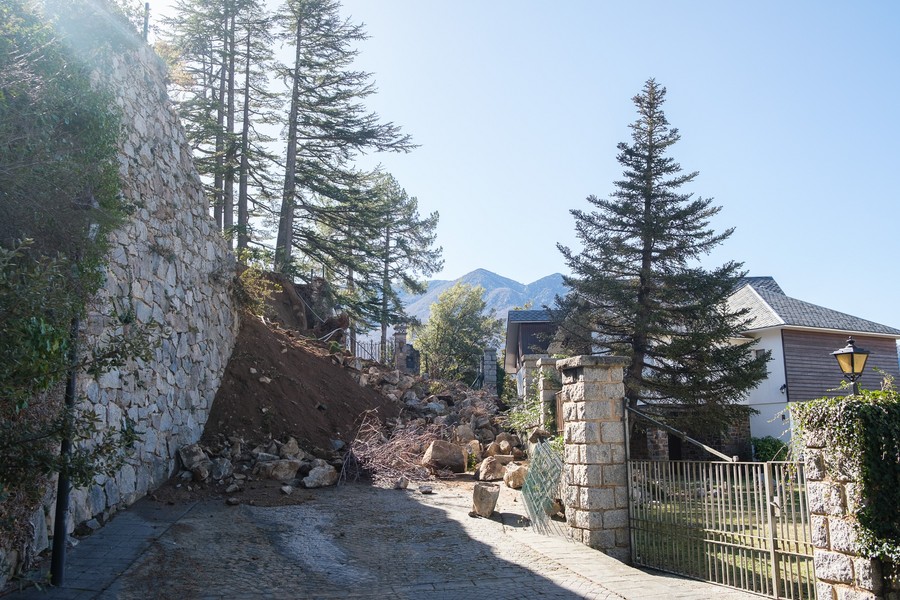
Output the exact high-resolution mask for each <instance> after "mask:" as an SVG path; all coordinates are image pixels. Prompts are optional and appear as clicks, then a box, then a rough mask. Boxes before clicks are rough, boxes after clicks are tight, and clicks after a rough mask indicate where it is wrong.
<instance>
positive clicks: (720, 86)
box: [154, 0, 900, 327]
mask: <svg viewBox="0 0 900 600" xmlns="http://www.w3.org/2000/svg"><path fill="white" fill-rule="evenodd" d="M154 4H155V5H156V6H159V5H160V2H159V0H157V2H156V3H154ZM343 10H344V12H345V14H346V15H347V16H349V17H352V18H353V20H354V21H356V22H363V23H365V25H366V30H367V32H368V34H369V35H370V39H369V40H368V41H366V42H364V43H362V44H361V45H360V46H359V49H360V57H359V61H358V66H359V67H360V68H362V69H365V70H367V71H371V72H372V73H374V76H375V81H376V84H377V86H378V89H379V92H378V94H377V95H375V96H373V97H372V98H370V100H369V102H368V105H369V106H370V108H371V109H373V110H375V111H377V112H378V113H379V114H380V115H381V117H382V118H383V119H384V120H390V121H393V122H395V123H397V124H399V125H402V126H403V128H404V130H405V131H406V132H408V133H410V134H411V135H412V136H413V138H414V140H415V141H416V142H417V143H418V144H420V145H421V147H420V148H418V149H417V150H415V151H413V152H412V153H410V154H407V155H380V156H377V157H374V161H375V162H376V163H377V162H380V163H382V164H383V165H384V167H385V169H386V170H387V171H389V172H391V173H392V174H393V175H394V176H395V177H396V178H397V180H398V181H399V182H400V184H401V185H402V186H403V187H405V188H406V190H407V191H408V192H409V193H410V194H411V195H414V196H416V197H418V199H419V202H420V206H421V207H422V209H423V211H431V210H438V211H439V212H440V215H441V220H440V225H439V229H438V239H439V243H440V244H441V245H442V246H443V247H444V256H445V259H446V265H445V269H444V271H443V272H442V273H439V274H438V275H437V278H442V279H453V278H456V277H458V276H460V275H463V274H465V273H466V272H468V271H471V270H473V269H476V268H479V267H483V268H486V269H489V270H491V271H495V272H497V273H499V274H501V275H505V276H507V277H511V278H513V279H516V280H518V281H521V282H523V283H528V282H531V281H533V280H535V279H538V278H540V277H543V276H545V275H548V274H550V273H553V272H557V271H559V272H565V270H566V268H565V265H564V263H563V261H562V257H561V255H560V254H559V252H558V251H557V249H556V242H561V243H563V244H565V245H570V246H575V245H576V240H575V236H574V221H573V219H572V217H571V215H570V214H569V210H570V209H572V208H581V209H588V208H589V205H588V204H587V202H586V201H585V198H586V197H587V196H588V195H590V194H595V195H597V196H605V195H607V194H609V193H610V192H611V191H612V190H613V184H612V182H613V181H614V180H616V179H618V178H619V177H620V176H621V171H622V170H621V168H620V166H619V165H618V163H617V162H616V160H615V155H616V144H617V143H618V142H620V141H626V140H628V139H629V130H628V124H629V123H630V122H631V121H632V120H633V119H634V117H635V113H634V107H633V105H632V103H631V97H632V96H634V95H635V94H636V93H638V92H639V91H640V89H641V87H642V85H643V83H644V81H645V80H646V79H648V78H650V77H655V78H656V79H657V81H658V82H659V83H661V84H662V85H664V86H666V87H667V88H668V101H667V103H666V106H665V110H666V115H667V117H668V119H669V122H670V124H671V125H672V126H674V127H677V128H678V129H679V130H680V132H681V135H682V140H681V142H679V143H678V144H677V145H676V146H675V147H674V148H673V151H672V154H671V155H672V156H673V157H675V158H676V160H678V161H679V162H680V163H681V165H682V167H683V168H684V169H685V170H686V171H693V170H697V171H699V172H700V176H699V177H698V178H697V179H696V180H695V182H694V183H693V185H692V186H691V188H690V190H689V191H693V192H695V193H696V194H698V195H701V196H704V197H713V198H714V199H715V203H716V204H718V205H721V206H722V211H721V213H720V215H719V216H718V217H717V219H716V220H715V221H714V223H713V225H714V227H715V228H716V229H717V230H721V229H725V228H727V227H732V226H733V227H736V231H735V233H734V235H733V236H732V237H731V239H730V240H728V241H727V242H726V243H725V244H723V246H721V247H720V249H718V250H717V251H716V252H715V253H714V254H713V255H711V256H710V257H708V260H707V261H706V262H707V265H708V266H713V265H715V264H719V263H721V262H724V261H726V260H729V259H734V260H738V261H743V262H744V264H745V268H746V269H747V270H748V271H749V273H750V274H751V275H771V276H774V277H775V278H776V280H778V282H779V283H780V284H781V286H782V288H783V289H784V290H785V292H786V293H787V294H788V295H790V296H793V297H796V298H799V299H801V300H806V301H808V302H813V303H815V304H820V305H823V306H827V307H829V308H833V309H836V310H841V311H844V312H849V313H851V314H854V315H856V316H859V317H863V318H867V319H871V320H874V321H878V322H881V323H884V324H887V325H891V326H894V327H900V309H898V308H897V306H898V302H900V278H898V269H897V267H896V261H897V257H898V255H900V252H898V250H900V238H898V234H897V230H898V221H900V207H898V200H900V194H898V178H900V177H898V176H900V110H898V108H897V103H898V98H900V78H898V73H900V35H898V33H897V32H898V30H900V3H897V2H893V1H888V0H884V1H880V2H859V3H852V4H851V3H847V2H835V1H822V0H820V1H817V2H775V1H756V2H720V1H715V2H713V1H710V2H697V1H684V2H663V1H658V2H649V1H645V2H632V1H628V2H626V1H624V0H622V1H620V2H615V3H614V2H600V1H586V0H585V1H570V2H557V3H552V5H551V3H548V2H538V1H536V0H502V1H498V0H492V1H491V2H482V1H475V0H457V1H454V2H449V1H442V2H438V1H432V0H378V1H373V0H344V2H343ZM367 164H372V163H367Z"/></svg>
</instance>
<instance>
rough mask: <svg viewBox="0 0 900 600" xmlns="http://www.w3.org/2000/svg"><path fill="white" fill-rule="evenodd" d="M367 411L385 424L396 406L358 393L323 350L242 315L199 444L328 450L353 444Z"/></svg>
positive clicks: (395, 412)
mask: <svg viewBox="0 0 900 600" xmlns="http://www.w3.org/2000/svg"><path fill="white" fill-rule="evenodd" d="M371 409H377V411H378V414H379V415H380V417H381V419H382V420H383V421H384V420H386V419H389V418H392V417H396V416H397V415H398V414H399V411H400V406H399V405H398V404H397V403H396V402H393V401H391V400H390V399H389V398H387V397H385V396H384V395H382V394H380V393H378V392H377V391H375V390H373V389H371V388H369V387H363V386H360V385H359V383H358V382H357V381H356V380H354V379H353V377H352V376H351V374H350V372H348V370H347V369H345V368H343V367H341V366H340V365H339V364H338V359H337V357H335V356H333V355H331V354H329V352H328V350H327V348H325V347H323V346H322V345H320V344H317V343H315V342H311V341H309V340H307V339H305V338H301V337H300V336H299V335H298V334H297V333H295V332H293V331H291V330H287V329H281V328H280V327H277V326H275V325H270V324H267V323H265V322H263V321H262V320H261V319H259V318H258V317H254V316H250V315H245V316H244V317H243V319H242V324H241V330H240V333H239V335H238V339H237V343H236V345H235V348H234V352H233V353H232V355H231V360H230V361H229V363H228V367H227V368H226V370H225V375H224V378H223V380H222V384H221V386H220V388H219V391H218V393H217V394H216V397H215V401H214V402H213V405H212V409H211V411H210V416H209V421H208V422H207V424H206V428H205V430H204V433H203V441H204V442H212V441H214V440H216V439H217V438H219V436H220V435H224V436H226V437H237V438H241V439H243V441H244V442H245V443H247V444H251V445H252V444H257V443H263V442H266V441H268V440H271V439H279V440H284V439H287V438H288V437H291V436H292V437H295V438H296V439H297V440H298V441H299V442H300V444H301V445H302V446H304V447H307V449H309V450H312V449H313V448H321V449H323V450H332V449H333V441H334V440H340V441H343V442H344V443H347V444H349V443H350V441H351V440H352V439H353V437H354V436H355V433H356V429H357V428H358V426H359V421H360V417H361V415H362V414H363V413H364V412H366V411H368V410H371ZM251 447H252V446H251Z"/></svg>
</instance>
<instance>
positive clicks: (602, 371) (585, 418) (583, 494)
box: [556, 356, 631, 562]
mask: <svg viewBox="0 0 900 600" xmlns="http://www.w3.org/2000/svg"><path fill="white" fill-rule="evenodd" d="M627 364H628V360H627V359H625V358H623V357H618V356H575V357H573V358H566V359H562V360H559V361H557V363H556V368H557V370H559V372H560V374H561V379H562V394H563V419H564V421H565V427H564V430H565V448H566V450H565V463H566V464H565V474H566V479H565V485H566V490H565V494H564V496H565V498H564V502H565V508H566V521H567V523H568V525H569V528H570V529H569V532H570V535H571V536H572V537H573V538H574V539H575V540H577V541H580V542H582V543H583V544H585V545H587V546H590V547H592V548H596V549H597V550H600V551H602V552H604V553H605V554H608V555H610V556H612V557H614V558H616V559H618V560H621V561H622V562H630V560H631V536H630V533H629V520H628V473H627V468H626V458H625V456H626V453H625V410H624V405H623V403H622V399H623V398H624V396H625V386H624V385H623V383H622V376H623V373H624V367H625V366H626V365H627Z"/></svg>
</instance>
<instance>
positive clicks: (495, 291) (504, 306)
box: [400, 269, 567, 323]
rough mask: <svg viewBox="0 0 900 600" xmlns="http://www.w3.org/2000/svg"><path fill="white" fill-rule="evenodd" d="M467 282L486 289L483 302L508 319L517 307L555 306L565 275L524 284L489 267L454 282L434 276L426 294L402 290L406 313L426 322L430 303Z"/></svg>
mask: <svg viewBox="0 0 900 600" xmlns="http://www.w3.org/2000/svg"><path fill="white" fill-rule="evenodd" d="M460 282H461V283H465V284H468V285H472V286H481V287H483V288H484V301H485V303H486V304H487V310H493V311H494V316H495V317H497V318H499V319H503V320H506V314H507V313H508V312H509V311H510V310H512V309H513V308H515V307H522V306H525V305H526V304H527V303H529V302H530V303H531V305H532V307H534V308H535V309H538V308H541V307H542V306H545V305H546V306H552V305H553V303H554V299H555V298H556V296H557V295H560V296H562V295H565V293H566V291H567V290H566V287H565V286H564V285H563V280H562V275H561V274H560V273H553V274H552V275H548V276H546V277H542V278H540V279H538V280H537V281H534V282H532V283H528V284H524V283H519V282H518V281H513V280H512V279H509V278H507V277H503V276H502V275H498V274H496V273H493V272H491V271H488V270H487V269H475V270H474V271H472V272H471V273H466V274H465V275H463V276H462V277H459V278H457V279H454V280H452V281H448V280H441V279H435V280H432V281H429V282H428V283H427V286H428V289H427V291H426V292H425V293H424V294H419V295H412V294H407V293H406V292H401V293H400V299H401V300H402V302H403V306H404V307H405V308H406V314H408V315H410V316H413V317H416V318H418V319H419V320H421V321H422V322H423V323H424V322H425V321H427V320H428V317H429V315H430V314H431V305H432V304H433V303H435V302H437V299H438V296H440V295H441V293H442V292H444V291H446V290H448V289H450V288H451V287H453V286H454V285H456V284H457V283H460Z"/></svg>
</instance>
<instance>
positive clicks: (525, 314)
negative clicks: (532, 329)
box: [507, 310, 550, 323]
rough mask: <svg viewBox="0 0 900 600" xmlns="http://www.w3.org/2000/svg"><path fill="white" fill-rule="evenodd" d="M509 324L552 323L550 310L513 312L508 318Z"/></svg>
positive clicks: (510, 312)
mask: <svg viewBox="0 0 900 600" xmlns="http://www.w3.org/2000/svg"><path fill="white" fill-rule="evenodd" d="M507 321H508V322H509V323H546V322H549V321H550V311H548V310H511V311H509V315H508V316H507Z"/></svg>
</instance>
